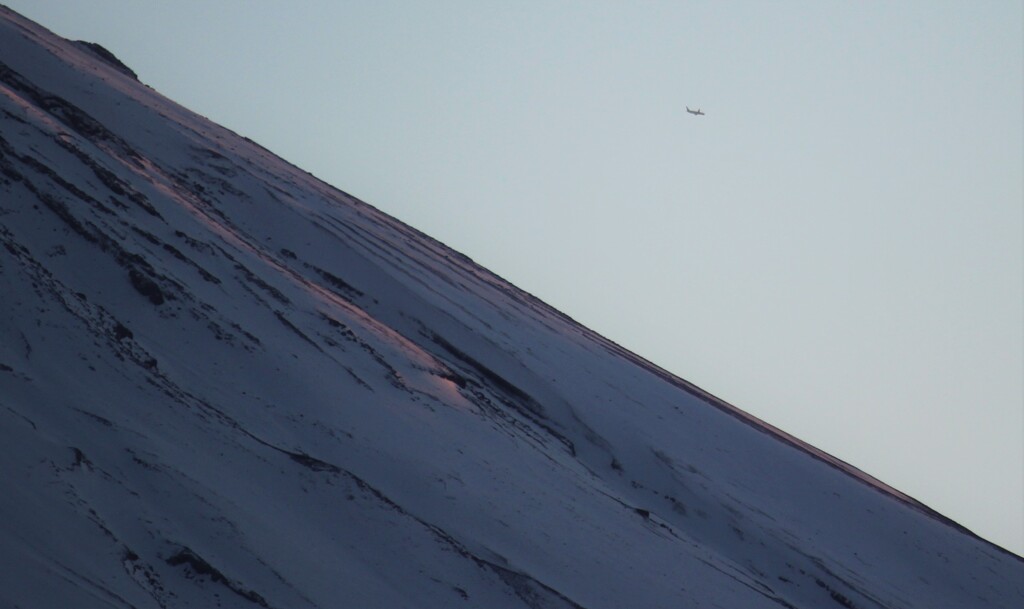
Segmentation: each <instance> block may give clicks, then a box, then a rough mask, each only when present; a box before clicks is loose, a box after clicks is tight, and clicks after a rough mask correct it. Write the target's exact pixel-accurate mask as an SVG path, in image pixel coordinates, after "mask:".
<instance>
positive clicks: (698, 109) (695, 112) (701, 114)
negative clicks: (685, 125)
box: [686, 106, 704, 116]
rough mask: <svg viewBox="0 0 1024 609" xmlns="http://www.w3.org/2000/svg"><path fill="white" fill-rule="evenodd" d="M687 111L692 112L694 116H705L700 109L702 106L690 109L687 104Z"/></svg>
mask: <svg viewBox="0 0 1024 609" xmlns="http://www.w3.org/2000/svg"><path fill="white" fill-rule="evenodd" d="M686 111H687V112H689V113H690V114H693V115H694V116H704V113H703V112H701V111H700V108H697V109H696V110H690V107H689V106H687V107H686Z"/></svg>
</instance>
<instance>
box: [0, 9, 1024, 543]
mask: <svg viewBox="0 0 1024 609" xmlns="http://www.w3.org/2000/svg"><path fill="white" fill-rule="evenodd" d="M6 3H7V4H8V5H9V6H10V7H11V8H13V9H15V10H17V11H19V12H21V13H22V14H24V15H26V16H28V17H30V18H32V19H34V20H36V21H39V22H40V23H42V24H43V25H45V26H47V27H49V28H50V29H52V30H54V31H56V32H57V33H59V34H61V35H63V36H66V37H69V38H75V39H85V40H89V41H93V42H99V43H100V44H103V45H104V46H106V47H107V48H108V49H110V50H111V51H113V52H114V53H115V54H116V55H117V56H118V57H119V58H120V59H121V60H122V61H124V62H125V63H126V64H128V65H129V66H130V67H131V68H132V69H134V70H135V71H136V72H138V73H139V76H140V79H141V80H142V81H143V82H145V83H147V84H149V85H151V86H152V87H154V88H155V89H157V90H159V91H161V92H162V93H164V94H166V95H167V96H169V97H171V98H172V99H175V100H176V101H178V102H180V103H182V104H184V105H185V106H188V107H190V108H191V109H193V110H195V111H197V112H199V113H201V114H204V115H206V116H208V117H209V118H211V119H213V120H215V121H217V122H219V123H221V124H224V125H225V126H227V127H230V128H231V129H234V130H235V131H237V132H239V133H241V134H243V135H246V136H249V137H250V138H252V139H254V140H256V141H258V142H259V143H261V144H263V145H265V146H266V147H268V148H270V149H271V150H273V151H274V152H277V153H278V154H280V155H281V156H283V157H285V158H286V159H288V160H289V161H292V162H293V163H295V164H297V165H299V166H300V167H302V168H304V169H307V170H309V171H311V172H312V173H314V174H316V175H317V176H318V177H320V178H322V179H324V180H326V181H327V182H329V183H331V184H333V185H335V186H337V187H339V188H341V189H343V190H345V191H347V192H350V193H351V194H354V195H356V196H358V197H360V198H362V199H364V200H366V201H367V202H369V203H371V204H373V205H375V206H376V207H378V208H380V209H382V210H384V211H386V212H388V213H390V214H392V215H394V216H397V217H398V218H399V219H401V220H404V221H406V222H407V223H409V224H412V225H413V226H415V227H417V228H419V229H421V230H423V231H424V232H426V233H428V234H430V235H432V236H434V237H436V238H438V239H440V240H441V241H444V242H445V243H447V244H448V245H451V246H452V247H454V248H456V249H458V250H460V251H462V252H463V253H465V254H467V255H469V256H471V257H472V258H474V259H475V260H477V261H478V262H480V263H481V264H483V265H484V266H487V267H488V268H490V269H491V270H493V271H495V272H497V273H498V274H500V275H502V276H503V277H505V278H506V279H508V280H510V281H512V282H513V283H515V284H517V285H519V286H520V287H522V288H524V289H526V290H527V291H530V292H532V293H534V294H535V295H537V296H539V297H541V298H543V299H544V300H546V301H548V302H549V303H551V304H552V305H554V306H556V307H557V308H559V309H561V310H563V311H564V312H566V313H568V314H569V315H571V316H572V317H574V318H576V319H577V320H578V321H581V322H582V323H584V324H586V325H588V326H590V327H591V328H593V329H595V330H597V331H598V332H600V333H602V334H604V335H605V336H608V337H609V338H611V339H613V340H615V341H617V342H619V343H620V344H622V345H624V346H626V347H628V348H630V349H631V350H633V351H635V352H637V353H639V354H641V355H643V356H644V357H646V358H648V359H650V360H652V361H654V362H655V363H657V364H659V365H661V366H662V367H664V368H667V369H668V370H670V371H672V372H674V373H676V374H678V375H679V376H682V377H683V378H686V379H687V380H689V381H691V382H694V383H696V384H698V385H700V386H701V387H703V388H705V389H707V390H708V391H710V392H711V393H714V394H716V395H718V396H720V397H722V398H724V399H726V400H728V401H730V402H732V403H733V404H735V405H737V406H739V407H740V408H743V409H744V410H747V411H748V412H750V413H752V414H754V415H756V416H759V417H761V418H763V419H765V420H767V421H768V422H770V423H772V424H774V425H777V426H779V427H781V428H783V429H785V430H786V431H789V432H790V433H793V434H795V435H796V436H798V437H800V438H802V439H804V440H806V441H808V442H810V443H812V444H814V445H816V446H818V447H820V448H822V449H824V450H826V451H828V452H830V453H832V454H834V455H836V456H837V457H839V458H841V459H844V460H846V461H848V462H850V463H852V464H854V465H856V466H858V467H860V468H861V469H864V470H865V471H867V472H869V473H871V474H873V475H875V476H876V477H878V478H880V479H882V480H883V481H885V482H887V483H889V484H891V485H893V486H895V487H897V488H899V489H901V490H903V491H905V492H907V493H908V494H910V495H912V496H914V497H916V498H918V499H919V500H921V501H923V502H924V503H926V504H928V505H930V506H931V507H933V508H935V509H937V510H938V511H940V512H942V513H944V514H946V515H947V516H949V517H951V518H953V519H954V520H956V521H958V522H960V523H962V524H964V525H965V526H967V527H968V528H970V529H972V530H974V531H975V532H977V533H979V534H980V535H982V536H983V537H986V538H988V539H990V540H992V541H994V542H996V543H998V544H999V545H1002V546H1003V547H1006V548H1008V549H1010V550H1012V551H1014V552H1016V553H1018V554H1024V390H1022V383H1024V380H1022V377H1024V361H1022V360H1024V312H1022V311H1024V110H1022V109H1024V99H1022V98H1024V82H1022V79H1024V43H1022V38H1024V34H1022V31H1024V25H1022V24H1024V15H1022V3H1021V2H1013V1H1005V2H1001V1H995V0H993V1H990V2H971V1H966V0H965V1H962V2H951V1H948V2H947V1H939V0H927V1H921V2H915V1H910V0H905V1H902V2H881V1H878V2H874V1H872V2H857V3H853V2H828V1H807V2H795V1H790V2H772V3H768V2H754V1H750V2H711V1H707V2H683V1H666V2H601V1H598V0H586V1H575V2H574V1H544V2H541V1H536V2H532V1H522V0H517V1H516V2H498V1H494V2H490V1H480V0H469V1H465V2H446V1H440V2H416V1H409V2H387V1H375V2H359V3H356V2H338V1H328V0H324V1H313V0H306V1H303V2H287V1H275V0H265V1H254V0H217V1H216V2H211V1H208V0H190V1H184V0H178V1H176V2H157V1H155V0H154V1H148V0H147V1H143V0H120V1H118V0H76V1H74V2H68V1H67V0H6ZM0 59H2V58H0ZM687 105H689V106H690V107H691V108H696V107H700V108H702V109H703V110H704V111H705V112H706V116H701V117H695V116H692V115H689V114H687V113H686V112H685V106H687Z"/></svg>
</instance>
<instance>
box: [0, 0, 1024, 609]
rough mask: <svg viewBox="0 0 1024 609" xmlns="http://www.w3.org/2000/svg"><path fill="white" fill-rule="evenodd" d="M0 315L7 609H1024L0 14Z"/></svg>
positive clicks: (782, 451)
mask: <svg viewBox="0 0 1024 609" xmlns="http://www.w3.org/2000/svg"><path fill="white" fill-rule="evenodd" d="M339 145H344V143H339ZM613 283H614V278H609V284H610V285H612V284H613ZM0 305H2V308H0V480H2V483H3V492H2V493H0V605H2V606H4V607H21V608H29V607H117V608H124V607H139V608H143V607H147V608H148V607H175V608H177V607H215V606H216V607H252V606H259V607H273V608H299V609H300V608H310V607H462V606H465V607H551V608H555V607H585V608H588V609H590V608H599V607H613V608H618V607H645V608H646V607H723V608H724V607H799V608H828V607H845V608H862V609H867V608H878V607H885V608H897V607H900V608H904V607H924V608H929V609H936V608H940V607H950V608H956V609H962V608H966V607H1005V608H1011V607H1021V606H1024V561H1022V560H1021V559H1020V558H1019V557H1017V556H1015V555H1013V554H1010V553H1008V552H1006V551H1004V550H1001V549H999V548H997V547H995V546H993V545H991V544H989V543H987V542H985V541H983V540H981V539H979V538H977V537H975V536H973V535H971V534H970V533H969V532H967V531H965V530H963V529H962V528H960V527H958V526H956V525H955V524H954V523H952V522H949V521H948V520H946V519H944V518H942V517H941V516H939V515H938V514H935V513H933V512H931V511H930V510H928V509H927V508H925V507H924V506H922V505H920V504H918V503H916V502H914V501H913V500H912V499H910V498H908V497H906V496H903V495H902V494H900V493H899V492H897V491H895V490H893V489H890V488H887V487H885V486H883V485H881V484H880V483H878V482H877V481H875V480H873V479H871V478H870V477H868V476H866V475H864V474H862V473H860V472H858V471H856V470H854V469H852V468H851V467H849V466H847V465H845V464H843V463H841V462H838V461H837V460H835V459H833V458H831V457H829V456H828V455H825V454H823V453H821V452H819V451H817V450H815V449H814V448H812V447H810V446H807V445H805V444H803V443H801V442H799V441H798V440H796V439H794V438H791V437H789V436H786V435H785V434H783V433H782V432H780V431H778V430H775V429H772V428H770V427H768V426H766V425H764V424H763V423H761V422H759V421H757V420H755V419H753V418H752V417H750V416H749V415H746V414H745V413H743V412H741V411H739V410H736V409H734V408H733V407H731V406H729V405H727V404H724V403H722V402H721V401H719V400H716V399H715V398H714V397H712V396H710V395H708V394H706V393H704V392H702V391H701V390H699V389H697V388H695V387H693V386H691V385H689V384H687V383H686V382H685V381H682V380H680V379H678V378H675V377H673V376H672V375H670V374H668V373H666V372H665V371H663V370H660V369H658V368H656V367H654V366H652V365H651V364H649V363H647V362H645V361H644V360H642V359H640V358H638V357H636V356H635V355H632V354H630V353H628V352H626V351H624V350H623V349H621V348H619V347H617V346H616V345H614V344H612V343H610V342H608V341H606V340H604V339H602V338H601V337H600V336H597V335H595V334H594V333H592V332H590V331H588V330H587V329H586V328H583V327H581V326H579V325H578V324H576V323H574V322H573V321H572V320H571V319H568V318H567V317H565V316H564V315H562V314H560V313H558V312H557V311H554V310H552V309H551V308H549V307H548V306H546V305H544V304H543V303H541V302H539V301H538V300H536V299H534V298H533V297H531V296H530V295H528V294H525V293H523V292H522V291H520V290H518V289H516V288H515V287H513V286H511V285H509V284H508V283H506V282H504V281H503V280H501V279H500V278H498V277H496V276H494V275H493V274H491V273H489V272H488V271H486V270H485V269H482V268H480V267H479V266H477V265H475V264H473V263H472V262H471V261H470V260H468V259H466V258H465V257H463V256H461V255H459V254H458V253H456V252H454V251H452V250H450V249H448V248H446V247H445V246H443V245H442V244H440V243H438V242H436V241H434V240H432V239H430V238H429V237H427V236H425V235H423V234H420V233H418V232H417V231H415V230H413V229H411V228H409V227H408V226H405V225H403V224H401V223H400V222H398V221H396V220H395V219H393V218H390V217H388V216H387V215H385V214H382V213H381V212H379V211H377V210H375V209H373V208H372V207H370V206H368V205H366V204H364V203H362V202H360V201H357V200H355V199H353V198H352V197H350V196H348V195H346V194H345V193H343V192H340V191H338V190H335V189H334V188H332V187H330V186H328V185H326V184H324V183H322V182H320V181H318V180H317V179H315V178H314V177H312V176H310V175H309V174H307V173H305V172H303V171H301V170H299V169H298V168H296V167H294V166H291V165H289V164H288V163H286V162H284V161H282V160H281V159H279V158H277V157H275V156H274V155H273V154H271V153H270V152H268V151H267V150H265V149H263V148H261V147H260V146H258V145H256V144H254V143H253V142H251V141H249V140H247V139H245V138H242V137H239V136H238V135H236V134H234V133H231V132H230V131H227V130H225V129H223V128H221V127H218V126H217V125H214V124H212V123H210V122H209V121H207V120H206V119H204V118H202V117H200V116H197V115H195V114H193V113H192V112H189V111H188V110H186V109H184V108H182V107H180V106H178V105H176V104H174V103H173V102H171V101H169V100H167V99H165V98H164V97H162V96H160V95H159V94H158V93H156V92H154V91H152V90H151V89H149V88H147V87H146V86H145V85H142V84H140V83H139V82H138V81H136V80H135V78H134V74H133V73H132V72H131V71H130V70H129V69H128V68H127V67H125V66H124V65H122V64H120V62H119V61H117V59H116V58H114V57H113V56H112V55H110V54H109V53H107V52H106V51H104V50H103V49H102V47H97V46H95V45H88V44H83V43H72V42H69V41H66V40H63V39H61V38H59V37H57V36H55V35H53V34H51V33H49V32H47V31H46V30H45V29H43V28H41V27H40V26H38V25H35V24H33V23H31V22H29V21H27V20H25V19H23V18H21V17H19V16H18V15H16V14H14V13H12V12H10V11H9V10H7V9H3V8H0ZM623 314H624V315H628V314H630V313H629V312H628V311H624V312H623ZM979 500H984V498H979Z"/></svg>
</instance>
